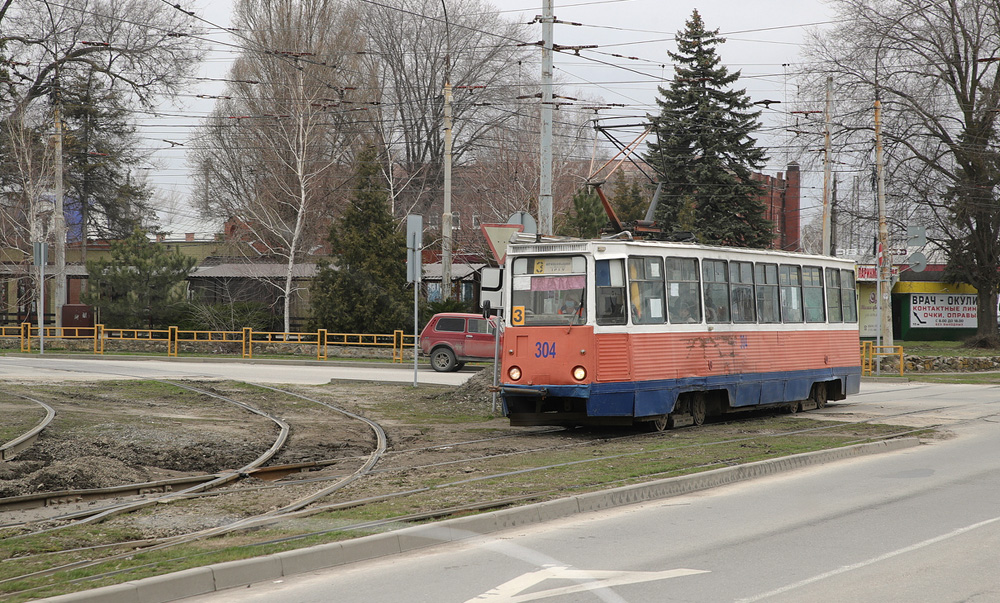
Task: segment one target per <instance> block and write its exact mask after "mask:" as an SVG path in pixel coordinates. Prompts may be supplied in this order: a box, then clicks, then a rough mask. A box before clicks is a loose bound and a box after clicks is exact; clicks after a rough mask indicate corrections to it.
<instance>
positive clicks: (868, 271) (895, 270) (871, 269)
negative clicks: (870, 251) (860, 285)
mask: <svg viewBox="0 0 1000 603" xmlns="http://www.w3.org/2000/svg"><path fill="white" fill-rule="evenodd" d="M897 278H899V266H893V267H892V280H893V281H895V280H896V279H897ZM857 279H858V281H866V282H867V281H870V282H875V281H877V280H878V266H875V265H873V264H858V266H857Z"/></svg>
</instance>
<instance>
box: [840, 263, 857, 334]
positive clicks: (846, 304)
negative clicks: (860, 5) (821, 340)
mask: <svg viewBox="0 0 1000 603" xmlns="http://www.w3.org/2000/svg"><path fill="white" fill-rule="evenodd" d="M855 288H856V287H855V284H854V271H852V270H841V271H840V307H841V308H843V310H844V322H858V299H857V292H856V291H855Z"/></svg>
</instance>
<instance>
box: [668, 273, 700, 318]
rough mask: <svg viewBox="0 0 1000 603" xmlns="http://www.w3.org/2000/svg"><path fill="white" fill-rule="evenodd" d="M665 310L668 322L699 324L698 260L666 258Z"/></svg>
mask: <svg viewBox="0 0 1000 603" xmlns="http://www.w3.org/2000/svg"><path fill="white" fill-rule="evenodd" d="M665 268H666V274H667V309H668V312H669V313H670V322H672V323H689V322H701V284H700V282H699V281H698V260H695V259H694V258H667V259H666V266H665Z"/></svg>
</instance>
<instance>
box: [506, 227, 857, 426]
mask: <svg viewBox="0 0 1000 603" xmlns="http://www.w3.org/2000/svg"><path fill="white" fill-rule="evenodd" d="M525 238H526V237H524V236H522V237H521V238H518V239H515V241H514V242H512V243H511V245H510V246H509V247H508V248H507V260H506V269H505V271H504V274H505V276H504V278H505V283H504V290H505V296H506V298H505V307H506V308H508V311H507V315H506V317H505V319H504V320H505V325H504V326H505V329H504V332H503V338H502V343H501V349H500V355H501V392H502V397H503V402H504V411H505V413H506V415H507V416H508V417H509V418H510V422H511V425H623V424H632V423H648V425H649V426H650V427H652V428H655V429H664V428H666V427H668V426H672V425H681V424H689V423H695V424H701V423H702V422H704V421H705V418H706V417H708V416H712V415H716V414H723V413H726V412H732V411H737V410H746V409H753V408H761V407H778V408H783V409H785V410H790V411H792V412H795V411H797V410H799V409H803V408H813V407H815V406H822V405H824V404H825V403H826V401H827V400H828V399H829V400H840V399H843V398H845V397H846V396H847V395H848V394H853V393H857V392H858V390H859V387H860V382H861V360H860V345H859V337H858V315H857V300H856V290H855V276H854V263H853V262H850V261H846V260H840V259H837V258H832V257H826V256H815V255H806V254H801V253H786V252H780V251H771V250H753V249H736V248H723V247H711V246H705V245H695V244H689V243H667V242H658V241H628V240H617V239H615V240H573V239H560V240H552V239H548V240H544V241H538V242H530V243H528V242H522V241H524V240H525Z"/></svg>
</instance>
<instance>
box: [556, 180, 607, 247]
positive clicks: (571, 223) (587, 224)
mask: <svg viewBox="0 0 1000 603" xmlns="http://www.w3.org/2000/svg"><path fill="white" fill-rule="evenodd" d="M607 223H608V216H607V213H605V211H604V206H603V205H601V200H600V199H599V198H598V196H597V194H596V193H594V192H592V191H587V190H584V189H581V190H578V191H577V192H576V194H574V195H573V209H571V210H570V211H569V213H567V214H565V217H564V218H563V220H561V224H560V225H559V230H558V234H560V235H563V236H570V237H580V238H584V239H588V238H591V237H596V236H597V235H598V234H599V233H600V232H601V228H602V227H604V226H605V225H606V224H607Z"/></svg>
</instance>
